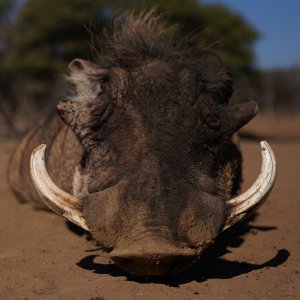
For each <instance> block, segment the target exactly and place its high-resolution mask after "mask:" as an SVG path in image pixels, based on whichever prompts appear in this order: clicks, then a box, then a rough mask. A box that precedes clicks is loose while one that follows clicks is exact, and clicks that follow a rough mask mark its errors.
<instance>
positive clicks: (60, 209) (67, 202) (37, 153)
mask: <svg viewBox="0 0 300 300" xmlns="http://www.w3.org/2000/svg"><path fill="white" fill-rule="evenodd" d="M46 147H47V146H46V145H43V144H42V145H39V146H38V147H36V148H35V149H34V150H33V152H32V154H31V159H30V173H31V178H32V181H33V183H34V185H35V187H36V189H37V191H38V192H39V194H40V195H41V196H42V197H41V198H42V200H43V201H44V202H45V203H46V205H47V206H48V207H49V208H51V209H52V210H53V211H55V212H56V213H58V214H62V215H63V216H64V217H65V218H66V219H68V220H69V221H71V222H72V223H74V224H76V225H78V226H80V227H81V228H83V229H85V230H87V231H88V227H87V225H86V222H85V219H84V217H83V213H82V201H81V200H80V199H78V198H76V197H75V196H73V195H71V194H69V193H67V192H65V191H63V190H62V189H60V188H59V187H58V186H56V185H55V183H54V182H53V181H52V179H51V178H50V176H49V174H48V171H47V168H46V164H45V150H46Z"/></svg>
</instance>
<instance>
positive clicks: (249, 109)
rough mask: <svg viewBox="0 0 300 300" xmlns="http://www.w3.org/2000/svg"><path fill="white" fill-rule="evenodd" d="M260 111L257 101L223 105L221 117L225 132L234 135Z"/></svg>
mask: <svg viewBox="0 0 300 300" xmlns="http://www.w3.org/2000/svg"><path fill="white" fill-rule="evenodd" d="M257 112H258V106H257V103H256V102H255V101H251V102H247V103H242V104H235V105H229V106H225V107H222V110H221V111H220V113H221V119H222V128H224V129H223V130H224V133H225V134H227V135H232V134H234V133H235V132H237V131H238V130H239V129H240V128H242V127H243V126H244V125H246V124H247V123H248V122H249V121H250V120H251V119H252V118H254V117H255V115H256V114H257Z"/></svg>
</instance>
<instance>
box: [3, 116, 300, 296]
mask: <svg viewBox="0 0 300 300" xmlns="http://www.w3.org/2000/svg"><path fill="white" fill-rule="evenodd" d="M244 136H245V137H247V139H243V140H242V142H241V143H242V150H243V153H244V157H245V182H244V185H243V188H244V189H246V188H247V187H249V185H250V184H251V183H252V182H253V180H254V179H255V178H256V176H257V174H258V172H259V168H260V162H261V159H260V150H259V146H258V141H257V140H256V137H257V136H258V137H259V138H263V137H268V138H269V142H270V144H271V146H272V147H273V149H274V152H275V154H276V157H277V160H278V177H277V182H276V185H275V187H274V190H273V193H272V194H271V196H270V197H269V199H268V201H267V202H266V203H265V205H264V206H263V207H262V208H261V209H260V210H259V213H257V214H256V215H255V216H254V217H253V218H252V219H251V220H249V221H247V222H246V223H243V224H240V225H239V226H236V227H234V228H233V229H231V230H229V231H227V232H225V233H224V234H222V235H221V236H220V238H219V239H218V240H217V241H216V243H215V246H214V247H212V248H211V251H209V253H208V254H207V256H206V257H205V258H204V259H203V260H202V261H200V262H199V263H198V264H197V265H195V266H194V267H193V268H192V269H191V270H189V271H187V272H185V273H183V274H181V275H180V276H178V277H175V278H171V279H160V280H158V279H156V280H155V279H153V278H134V277H132V276H127V275H126V274H125V273H124V272H122V271H120V270H119V269H118V268H117V267H116V266H115V265H114V264H113V263H111V262H110V261H109V259H108V258H107V256H106V255H105V254H103V253H102V252H100V251H99V250H98V249H97V247H96V246H95V245H94V244H93V242H91V241H89V237H87V236H86V235H85V234H83V233H82V232H80V231H79V230H77V229H76V228H74V227H72V226H68V225H67V224H66V222H65V221H64V220H63V218H61V217H59V216H56V215H55V214H52V213H47V212H44V211H37V210H33V209H32V208H31V207H30V206H29V205H26V204H25V205H21V204H19V203H17V202H16V201H15V199H14V196H13V195H12V193H11V192H10V190H9V187H8V185H7V182H6V177H5V171H6V168H7V163H8V158H9V156H10V155H11V152H12V151H13V148H14V147H15V145H16V141H15V140H9V139H7V138H6V139H4V138H2V139H1V140H0V142H1V148H0V151H1V155H0V157H1V164H0V174H1V176H0V197H1V198H0V228H1V230H0V299H20V300H25V299H94V300H96V299H97V300H101V299H300V274H299V272H300V228H299V226H300V214H299V212H300V188H299V187H300V181H299V170H300V159H299V154H300V117H298V118H296V117H295V118H274V117H271V116H267V117H264V116H262V117H259V118H256V120H254V121H252V122H251V124H249V126H247V128H246V129H245V130H244Z"/></svg>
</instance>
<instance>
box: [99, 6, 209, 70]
mask: <svg viewBox="0 0 300 300" xmlns="http://www.w3.org/2000/svg"><path fill="white" fill-rule="evenodd" d="M176 34H178V26H175V25H170V24H168V23H167V22H166V21H165V20H163V19H162V17H160V16H159V15H157V14H156V12H155V10H151V11H150V12H147V13H146V12H143V13H140V14H138V15H136V14H135V13H132V12H131V13H129V12H127V13H125V14H123V15H121V16H120V17H118V18H116V19H115V20H114V23H113V32H112V34H108V33H106V34H105V37H106V40H107V44H106V50H108V51H107V52H108V53H109V54H108V56H107V59H108V61H109V62H110V63H111V64H113V65H119V66H122V67H136V66H137V65H141V64H143V63H145V61H147V60H152V59H162V60H164V61H170V60H177V61H178V60H179V61H182V60H183V61H189V62H190V63H192V62H193V61H196V60H198V61H199V57H204V56H207V54H211V53H209V52H210V51H209V50H208V48H206V47H203V48H202V49H201V48H199V47H198V46H197V45H196V42H194V41H193V40H192V39H190V40H187V39H181V40H179V41H177V40H178V39H177V38H176Z"/></svg>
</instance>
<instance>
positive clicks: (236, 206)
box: [223, 141, 276, 230]
mask: <svg viewBox="0 0 300 300" xmlns="http://www.w3.org/2000/svg"><path fill="white" fill-rule="evenodd" d="M260 146H261V151H262V167H261V172H260V174H259V176H258V178H257V179H256V181H255V182H254V184H253V185H252V186H251V187H250V188H249V189H248V190H247V191H246V192H245V193H243V194H242V195H239V196H237V197H235V198H232V199H230V200H228V201H227V202H226V205H227V208H228V216H227V220H226V222H225V225H224V227H223V230H225V229H227V228H229V227H231V226H232V225H234V224H235V223H237V222H240V221H241V220H243V219H245V218H246V217H247V216H249V215H251V214H252V213H254V212H255V211H256V210H257V209H258V208H259V207H260V206H261V205H262V204H263V203H264V202H265V200H266V199H267V198H268V196H269V194H270V193H271V191H272V188H273V186H274V183H275V178H276V160H275V156H274V153H273V151H272V149H271V147H270V145H269V144H268V143H267V142H266V141H263V142H261V143H260Z"/></svg>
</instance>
